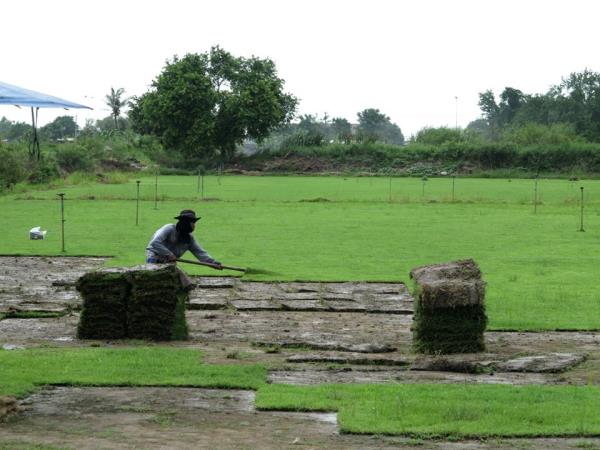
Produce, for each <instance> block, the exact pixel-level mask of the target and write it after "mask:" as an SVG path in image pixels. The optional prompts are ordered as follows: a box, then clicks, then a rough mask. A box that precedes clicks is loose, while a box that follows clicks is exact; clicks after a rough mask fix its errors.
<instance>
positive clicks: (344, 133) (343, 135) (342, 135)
mask: <svg viewBox="0 0 600 450" xmlns="http://www.w3.org/2000/svg"><path fill="white" fill-rule="evenodd" d="M331 129H332V131H333V136H334V138H335V139H337V140H338V141H340V142H343V143H344V144H347V143H349V142H350V141H351V140H352V125H351V124H350V122H348V120H346V119H344V118H343V117H334V118H333V119H332V120H331Z"/></svg>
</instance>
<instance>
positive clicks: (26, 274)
mask: <svg viewBox="0 0 600 450" xmlns="http://www.w3.org/2000/svg"><path fill="white" fill-rule="evenodd" d="M104 261H105V260H104V259H103V258H35V257H0V347H3V348H5V349H19V348H22V347H37V346H48V345H50V346H65V347H72V346H89V345H111V346H121V345H128V342H127V341H119V342H110V343H107V342H94V341H79V340H77V339H76V327H77V323H78V320H79V309H80V307H81V299H80V297H79V295H78V293H77V291H76V290H75V289H74V283H75V281H76V280H77V278H78V277H79V276H81V275H82V274H83V273H84V272H86V271H89V270H92V269H94V268H97V267H101V266H102V265H103V264H104ZM194 281H195V282H196V283H197V285H198V287H197V289H195V290H194V291H193V295H192V296H191V301H190V304H189V308H188V311H187V314H186V316H187V322H188V325H189V328H190V340H188V341H185V342H174V343H168V344H167V343H165V344H162V345H170V346H185V347H193V348H198V349H201V350H202V351H203V352H204V354H205V357H204V361H205V362H206V363H209V364H210V363H219V364H252V363H260V364H264V365H265V366H266V367H267V368H268V369H269V381H270V382H273V383H293V384H318V383H355V382H360V383H385V382H402V383H432V382H435V383H438V382H439V383H465V382H466V383H504V384H519V385H520V384H532V383H533V384H586V383H590V382H591V383H600V346H599V343H600V333H579V332H544V333H517V332H488V333H486V336H485V339H486V347H487V349H486V353H482V354H476V355H454V356H452V357H443V358H442V357H425V356H418V355H415V354H414V353H413V352H412V351H411V331H410V326H411V322H412V297H411V295H410V293H409V291H408V289H407V288H406V286H405V285H404V284H402V283H258V282H242V281H241V280H240V279H238V278H227V277H196V278H195V279H194ZM49 313H50V314H55V315H56V317H35V316H36V315H44V314H49ZM24 314H25V315H26V316H27V317H28V318H24V317H26V316H24ZM32 315H33V316H34V317H30V316H32ZM194 399H195V400H194ZM252 399H253V393H252V392H248V391H210V390H202V389H190V390H186V389H169V388H130V389H125V388H102V389H100V388H66V387H54V388H49V389H47V390H44V391H40V392H39V393H37V394H35V395H34V396H32V397H30V398H28V399H25V400H24V407H25V408H26V409H25V411H24V412H23V413H22V414H20V415H19V416H16V417H13V418H12V419H10V420H9V422H7V423H5V424H1V425H0V444H4V443H6V442H8V443H11V442H14V443H16V444H15V446H17V444H18V443H19V442H21V443H23V442H25V443H27V442H29V443H32V444H45V445H51V446H56V447H61V446H62V447H67V448H278V449H279V448H332V449H338V448H339V449H342V448H365V449H371V448H373V449H375V448H413V447H414V448H515V447H521V446H523V447H526V448H576V447H577V446H581V445H587V444H588V443H589V444H590V446H589V447H586V448H594V447H593V446H594V445H598V447H599V448H600V442H599V441H597V440H593V439H587V438H586V439H579V440H578V439H572V440H569V439H559V440H543V439H542V440H523V441H521V440H507V441H498V440H494V441H484V442H479V441H469V442H462V443H453V442H435V441H423V442H413V441H412V440H410V439H405V438H391V437H388V438H383V437H374V436H371V437H369V436H348V435H340V434H339V433H338V432H337V424H336V422H335V417H334V416H333V417H332V415H329V416H322V415H318V414H292V413H275V412H269V413H266V412H257V411H255V410H254V407H253V400H252ZM215 442H218V443H219V444H218V445H217V446H215V444H214V443H215ZM582 442H583V444H582ZM0 448H1V446H0ZM9 448H10V447H9ZM16 448H19V447H16Z"/></svg>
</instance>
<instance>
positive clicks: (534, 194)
mask: <svg viewBox="0 0 600 450" xmlns="http://www.w3.org/2000/svg"><path fill="white" fill-rule="evenodd" d="M537 204H538V177H535V184H534V187H533V214H537Z"/></svg>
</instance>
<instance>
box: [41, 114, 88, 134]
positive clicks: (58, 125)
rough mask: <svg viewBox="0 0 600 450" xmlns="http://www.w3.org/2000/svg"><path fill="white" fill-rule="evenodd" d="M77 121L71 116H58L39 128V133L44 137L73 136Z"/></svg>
mask: <svg viewBox="0 0 600 450" xmlns="http://www.w3.org/2000/svg"><path fill="white" fill-rule="evenodd" d="M78 128H79V127H78V126H77V123H76V122H75V120H74V119H73V117H71V116H60V117H57V118H56V119H54V120H53V121H52V122H50V123H49V124H47V125H44V126H43V127H42V128H40V135H41V136H43V137H44V138H46V139H52V140H57V139H64V138H67V137H75V134H76V133H77V130H78Z"/></svg>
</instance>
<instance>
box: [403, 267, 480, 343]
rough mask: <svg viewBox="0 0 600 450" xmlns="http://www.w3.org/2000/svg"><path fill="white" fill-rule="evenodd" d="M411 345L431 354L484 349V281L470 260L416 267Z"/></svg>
mask: <svg viewBox="0 0 600 450" xmlns="http://www.w3.org/2000/svg"><path fill="white" fill-rule="evenodd" d="M410 276H411V278H413V279H414V280H415V283H416V292H415V294H416V295H415V314H414V317H413V326H412V331H413V346H414V349H415V350H416V351H417V352H420V353H432V354H451V353H474V352H481V351H484V350H485V341H484V332H485V328H486V326H487V316H486V313H485V304H484V296H485V283H484V282H483V281H482V280H481V271H480V270H479V267H477V264H476V263H475V262H474V261H473V260H470V259H469V260H462V261H455V262H451V263H447V264H436V265H431V266H423V267H418V268H415V269H413V270H412V271H411V273H410Z"/></svg>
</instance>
